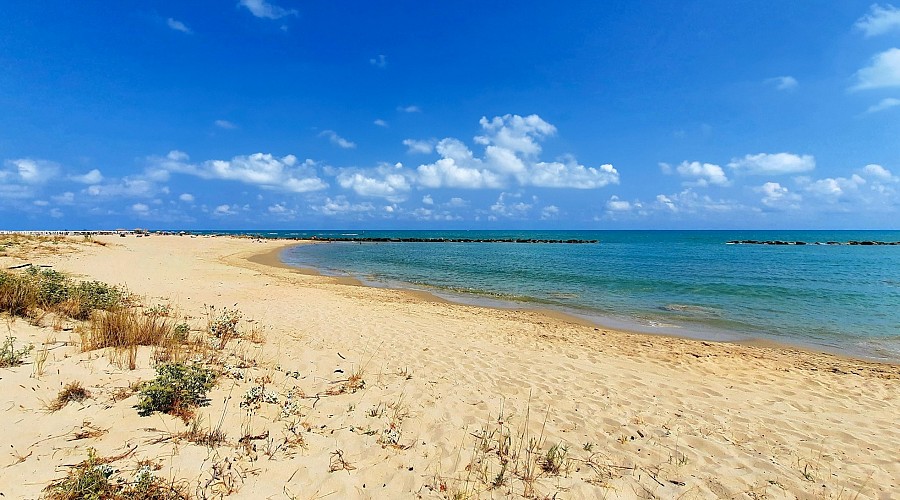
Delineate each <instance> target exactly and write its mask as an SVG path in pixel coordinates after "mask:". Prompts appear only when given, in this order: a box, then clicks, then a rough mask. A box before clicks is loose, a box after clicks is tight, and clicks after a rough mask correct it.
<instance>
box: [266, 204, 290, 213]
mask: <svg viewBox="0 0 900 500" xmlns="http://www.w3.org/2000/svg"><path fill="white" fill-rule="evenodd" d="M268 211H269V213H270V214H275V215H283V214H285V213H287V212H288V209H287V208H285V206H284V205H283V204H281V203H276V204H274V205H270V206H269V208H268Z"/></svg>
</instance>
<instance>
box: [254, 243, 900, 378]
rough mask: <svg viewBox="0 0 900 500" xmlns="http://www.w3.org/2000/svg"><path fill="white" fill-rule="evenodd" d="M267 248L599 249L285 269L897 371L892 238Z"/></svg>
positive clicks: (292, 252) (899, 250)
mask: <svg viewBox="0 0 900 500" xmlns="http://www.w3.org/2000/svg"><path fill="white" fill-rule="evenodd" d="M260 234H261V235H263V236H268V237H276V236H311V235H318V236H327V237H354V236H356V237H401V238H402V237H419V238H534V239H597V240H600V243H599V244H585V245H566V244H520V243H362V244H359V243H323V244H318V245H304V246H299V247H294V248H291V249H289V250H287V251H285V252H284V253H283V254H282V259H283V260H284V261H285V262H286V263H288V264H293V265H296V266H301V267H312V268H316V269H318V270H320V271H322V272H323V273H326V274H335V275H349V276H353V277H356V278H359V279H361V280H363V281H364V282H367V283H370V284H374V285H382V286H392V287H407V288H416V289H422V290H427V291H430V292H432V293H436V294H438V295H442V296H444V297H447V298H450V299H452V300H458V301H462V302H470V303H479V304H487V305H495V306H501V307H502V306H513V307H536V308H553V309H559V310H562V311H565V312H569V313H573V314H577V315H580V316H583V317H587V318H589V319H592V320H593V321H595V322H597V323H599V324H601V325H605V326H610V327H621V328H628V329H633V330H638V331H643V332H650V333H665V334H676V335H681V336H688V337H699V338H704V339H710V340H746V339H763V340H772V341H778V342H782V343H790V344H796V345H801V346H806V347H813V348H817V349H822V350H827V351H832V352H839V353H845V354H850V355H855V356H863V357H867V358H872V359H878V360H888V361H893V362H898V361H900V246H824V245H823V246H817V245H806V246H757V245H726V244H725V243H726V242H727V241H729V240H745V239H746V240H790V241H806V242H810V243H812V242H817V241H819V242H825V241H849V240H878V241H900V231H275V232H265V233H260Z"/></svg>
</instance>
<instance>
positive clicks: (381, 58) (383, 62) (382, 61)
mask: <svg viewBox="0 0 900 500" xmlns="http://www.w3.org/2000/svg"><path fill="white" fill-rule="evenodd" d="M369 64H371V65H372V66H375V67H376V68H385V67H387V57H385V55H384V54H378V56H376V57H373V58H371V59H369Z"/></svg>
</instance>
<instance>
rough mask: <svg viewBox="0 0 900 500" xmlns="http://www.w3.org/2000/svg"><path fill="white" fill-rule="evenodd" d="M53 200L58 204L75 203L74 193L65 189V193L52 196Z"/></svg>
mask: <svg viewBox="0 0 900 500" xmlns="http://www.w3.org/2000/svg"><path fill="white" fill-rule="evenodd" d="M52 199H53V201H54V202H56V203H58V204H60V205H71V204H72V203H75V193H73V192H71V191H66V192H65V193H62V194H59V195H56V196H53V197H52Z"/></svg>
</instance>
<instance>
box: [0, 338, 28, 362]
mask: <svg viewBox="0 0 900 500" xmlns="http://www.w3.org/2000/svg"><path fill="white" fill-rule="evenodd" d="M15 343H16V339H15V337H11V336H10V337H6V340H4V341H3V345H0V368H10V367H13V366H19V365H21V364H22V363H23V362H24V359H25V356H27V355H28V353H30V352H31V350H32V349H34V346H33V345H31V344H29V345H27V346H25V347H22V348H21V349H18V350H16V346H15Z"/></svg>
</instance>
